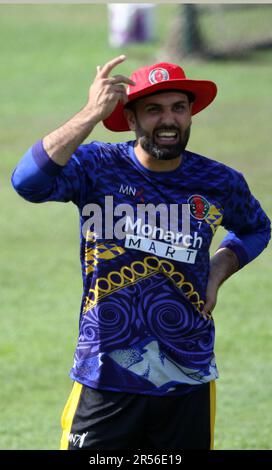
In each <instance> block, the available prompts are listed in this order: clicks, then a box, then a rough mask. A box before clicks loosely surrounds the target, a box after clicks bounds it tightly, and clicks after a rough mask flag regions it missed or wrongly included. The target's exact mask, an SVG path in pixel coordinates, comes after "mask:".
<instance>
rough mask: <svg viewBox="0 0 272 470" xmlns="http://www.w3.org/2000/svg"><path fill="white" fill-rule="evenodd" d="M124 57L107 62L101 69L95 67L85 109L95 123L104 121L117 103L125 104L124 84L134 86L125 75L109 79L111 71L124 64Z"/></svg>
mask: <svg viewBox="0 0 272 470" xmlns="http://www.w3.org/2000/svg"><path fill="white" fill-rule="evenodd" d="M124 60H126V57H125V56H124V55H120V56H119V57H116V58H115V59H113V60H111V61H110V62H107V63H106V64H105V65H104V66H103V67H100V65H98V66H97V73H96V77H95V79H94V81H93V83H92V85H91V87H90V89H89V99H88V103H87V105H86V107H85V109H88V110H89V111H90V113H91V115H92V117H93V119H94V120H95V121H97V122H99V121H102V120H104V119H106V118H107V117H108V116H109V115H110V114H111V113H112V111H113V110H114V109H115V107H116V105H117V103H118V101H122V102H123V103H124V104H125V103H127V100H128V98H127V94H126V90H125V87H124V84H127V85H135V82H133V81H132V80H130V79H129V78H128V77H126V76H125V75H114V76H113V77H110V76H109V75H110V73H111V71H112V70H113V69H114V68H115V67H116V66H117V65H119V64H121V63H122V62H124Z"/></svg>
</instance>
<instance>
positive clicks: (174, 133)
mask: <svg viewBox="0 0 272 470" xmlns="http://www.w3.org/2000/svg"><path fill="white" fill-rule="evenodd" d="M176 135H177V134H176V132H158V136H159V137H176Z"/></svg>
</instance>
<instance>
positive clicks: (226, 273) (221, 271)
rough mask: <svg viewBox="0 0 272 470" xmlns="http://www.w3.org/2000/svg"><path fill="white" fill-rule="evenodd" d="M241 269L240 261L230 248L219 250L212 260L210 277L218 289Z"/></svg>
mask: <svg viewBox="0 0 272 470" xmlns="http://www.w3.org/2000/svg"><path fill="white" fill-rule="evenodd" d="M238 269H239V260H238V257H237V256H236V254H235V253H234V252H233V251H232V250H230V249H229V248H219V249H218V250H217V252H216V253H215V255H214V256H213V257H212V258H211V260H210V276H209V279H210V280H212V281H213V283H215V284H216V285H217V286H218V287H219V286H221V284H223V282H224V281H225V280H226V279H228V278H229V277H230V276H232V274H234V273H235V272H236V271H238Z"/></svg>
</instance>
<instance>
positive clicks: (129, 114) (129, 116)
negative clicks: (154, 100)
mask: <svg viewBox="0 0 272 470" xmlns="http://www.w3.org/2000/svg"><path fill="white" fill-rule="evenodd" d="M124 115H125V118H126V120H127V123H128V126H129V128H130V130H131V131H135V129H136V119H135V114H134V112H133V111H132V109H127V108H124Z"/></svg>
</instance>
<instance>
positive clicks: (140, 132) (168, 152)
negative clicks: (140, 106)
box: [136, 121, 191, 160]
mask: <svg viewBox="0 0 272 470" xmlns="http://www.w3.org/2000/svg"><path fill="white" fill-rule="evenodd" d="M160 131H168V132H176V133H177V142H176V143H175V144H165V145H159V144H157V143H156V141H155V134H156V133H157V132H160ZM190 132H191V124H189V126H188V127H187V129H185V130H184V131H183V132H181V131H180V129H179V128H178V127H175V126H160V127H157V128H156V129H154V131H153V132H152V134H151V135H150V134H148V133H147V132H146V131H145V130H144V129H143V128H142V127H141V126H140V124H139V122H138V121H136V137H137V139H138V140H139V143H140V145H141V147H142V148H143V149H144V150H145V151H146V152H147V153H148V154H149V155H151V156H152V157H154V158H156V160H173V159H174V158H177V157H179V156H180V155H181V154H182V152H184V150H185V148H186V146H187V143H188V141H189V138H190Z"/></svg>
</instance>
